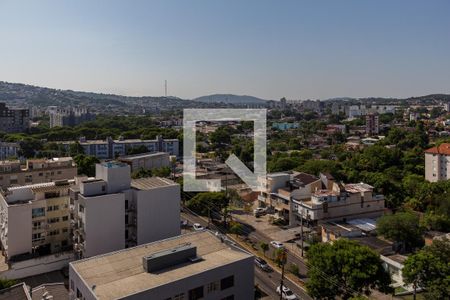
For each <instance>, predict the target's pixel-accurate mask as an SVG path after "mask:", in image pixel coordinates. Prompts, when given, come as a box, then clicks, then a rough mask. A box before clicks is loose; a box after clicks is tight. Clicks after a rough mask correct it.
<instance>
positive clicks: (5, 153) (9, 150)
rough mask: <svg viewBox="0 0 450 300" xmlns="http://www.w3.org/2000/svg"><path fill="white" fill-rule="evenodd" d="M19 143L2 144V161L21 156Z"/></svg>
mask: <svg viewBox="0 0 450 300" xmlns="http://www.w3.org/2000/svg"><path fill="white" fill-rule="evenodd" d="M19 149H20V145H19V143H7V142H0V160H7V159H9V158H11V157H18V156H19Z"/></svg>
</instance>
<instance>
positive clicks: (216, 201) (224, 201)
mask: <svg viewBox="0 0 450 300" xmlns="http://www.w3.org/2000/svg"><path fill="white" fill-rule="evenodd" d="M228 203H229V200H228V197H227V196H226V195H225V193H223V192H205V193H198V194H197V195H195V196H194V197H193V198H191V199H190V200H189V201H187V203H186V205H187V207H188V208H189V209H191V210H193V211H195V212H196V213H198V214H201V215H203V216H207V215H208V214H209V213H210V211H213V210H215V211H219V212H220V211H223V210H224V209H225V208H226V207H227V206H228Z"/></svg>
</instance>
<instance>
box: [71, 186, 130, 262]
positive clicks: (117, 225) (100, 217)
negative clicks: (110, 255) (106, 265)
mask: <svg viewBox="0 0 450 300" xmlns="http://www.w3.org/2000/svg"><path fill="white" fill-rule="evenodd" d="M83 198H84V197H83V196H81V195H79V199H80V200H81V199H83ZM83 200H84V202H85V212H84V215H85V224H84V226H85V229H84V230H85V233H86V241H85V243H86V246H85V247H86V251H85V253H84V255H85V257H90V256H94V255H98V254H103V253H107V252H111V251H116V250H120V249H123V248H125V195H124V194H123V193H120V194H108V195H102V196H96V197H89V198H84V199H83Z"/></svg>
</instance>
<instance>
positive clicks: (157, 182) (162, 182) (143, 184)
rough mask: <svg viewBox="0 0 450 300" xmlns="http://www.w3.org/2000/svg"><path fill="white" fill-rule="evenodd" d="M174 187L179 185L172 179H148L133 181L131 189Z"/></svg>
mask: <svg viewBox="0 0 450 300" xmlns="http://www.w3.org/2000/svg"><path fill="white" fill-rule="evenodd" d="M172 185H178V183H175V182H173V181H172V180H170V179H167V178H161V177H146V178H139V179H132V180H131V187H133V188H135V189H138V190H151V189H156V188H159V187H164V186H172Z"/></svg>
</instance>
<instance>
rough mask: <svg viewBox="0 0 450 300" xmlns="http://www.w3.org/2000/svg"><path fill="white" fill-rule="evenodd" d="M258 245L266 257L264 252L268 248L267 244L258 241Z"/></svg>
mask: <svg viewBox="0 0 450 300" xmlns="http://www.w3.org/2000/svg"><path fill="white" fill-rule="evenodd" d="M259 247H260V248H261V250H262V252H263V254H264V257H266V253H267V251H268V250H269V244H267V243H264V242H261V243H259Z"/></svg>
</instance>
